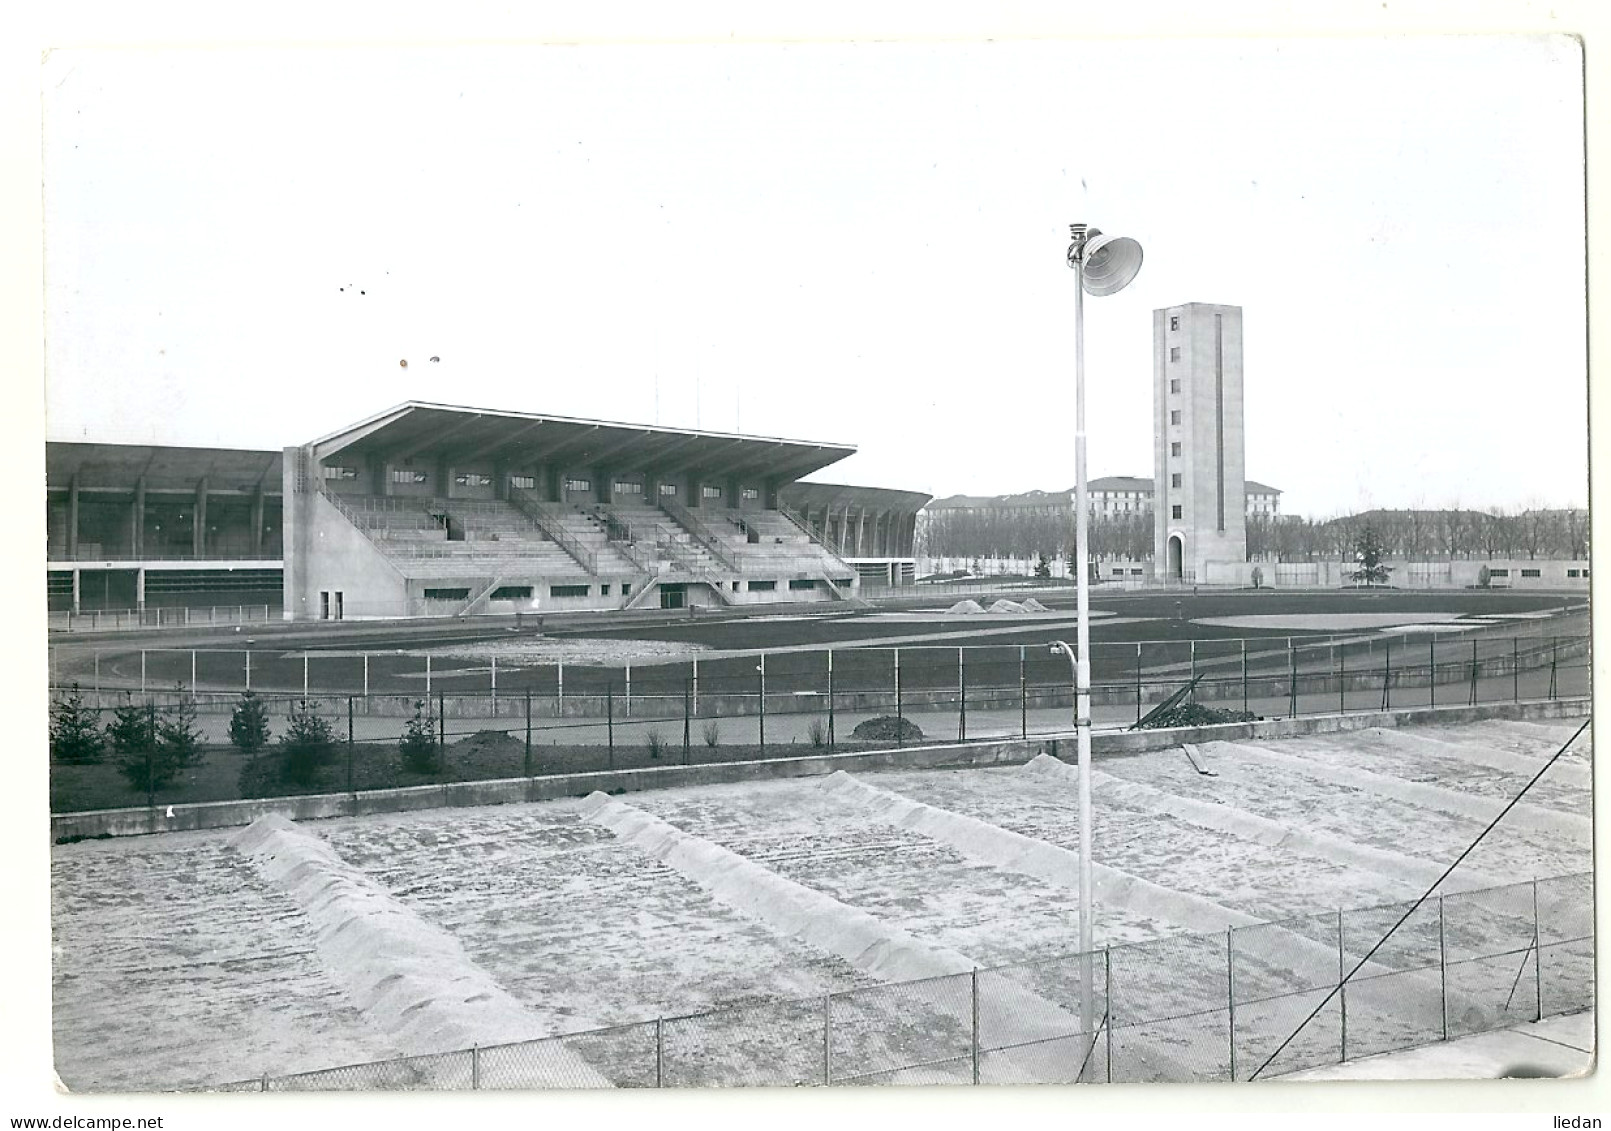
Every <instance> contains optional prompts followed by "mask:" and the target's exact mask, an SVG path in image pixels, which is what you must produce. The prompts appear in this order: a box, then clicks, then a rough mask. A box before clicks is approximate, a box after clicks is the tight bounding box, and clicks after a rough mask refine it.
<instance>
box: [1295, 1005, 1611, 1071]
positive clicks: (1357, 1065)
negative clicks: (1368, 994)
mask: <svg viewBox="0 0 1611 1131" xmlns="http://www.w3.org/2000/svg"><path fill="white" fill-rule="evenodd" d="M1593 1068H1594V1013H1593V1012H1592V1011H1587V1012H1584V1013H1574V1014H1570V1015H1568V1016H1566V1017H1549V1018H1546V1019H1545V1020H1543V1021H1534V1022H1530V1023H1528V1024H1526V1025H1516V1026H1513V1027H1511V1028H1509V1029H1499V1030H1496V1031H1494V1032H1492V1033H1478V1034H1476V1035H1475V1036H1471V1037H1461V1038H1459V1039H1457V1040H1453V1041H1444V1042H1442V1043H1439V1044H1435V1045H1427V1046H1426V1047H1425V1048H1418V1049H1409V1050H1406V1051H1404V1052H1390V1053H1383V1054H1382V1055H1380V1056H1370V1057H1365V1058H1364V1059H1362V1060H1351V1061H1349V1062H1347V1063H1346V1064H1333V1065H1329V1066H1327V1067H1324V1068H1308V1069H1305V1070H1303V1071H1302V1072H1292V1073H1289V1074H1287V1075H1285V1076H1281V1077H1279V1079H1281V1080H1494V1079H1499V1078H1501V1077H1506V1076H1529V1077H1541V1076H1542V1077H1551V1078H1559V1077H1565V1076H1582V1075H1584V1074H1586V1073H1588V1072H1590V1071H1592V1070H1593Z"/></svg>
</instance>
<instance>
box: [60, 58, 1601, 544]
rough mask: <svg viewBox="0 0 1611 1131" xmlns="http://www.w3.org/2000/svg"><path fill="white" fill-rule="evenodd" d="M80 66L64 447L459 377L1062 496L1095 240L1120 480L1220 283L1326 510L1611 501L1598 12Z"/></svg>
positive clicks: (1263, 464) (193, 438)
mask: <svg viewBox="0 0 1611 1131" xmlns="http://www.w3.org/2000/svg"><path fill="white" fill-rule="evenodd" d="M43 90H44V95H45V98H44V111H45V133H46V146H45V163H44V174H45V201H46V237H47V240H46V272H47V291H46V301H47V332H48V340H47V352H46V359H47V413H48V419H47V429H48V435H49V436H50V437H51V438H52V439H71V440H84V439H88V440H103V441H118V442H134V443H165V444H199V445H220V446H226V447H261V448H279V447H284V446H286V445H290V444H295V443H300V442H303V441H306V440H310V439H313V438H314V437H316V436H319V435H322V434H324V433H327V432H330V431H333V430H335V429H337V428H339V427H341V426H343V425H345V424H348V423H351V422H354V421H356V420H359V419H361V418H363V417H366V416H369V415H372V414H373V413H375V412H378V411H380V410H382V409H384V408H387V407H390V406H391V405H394V404H397V403H399V402H402V401H404V400H410V399H419V400H429V401H440V402H446V403H453V404H464V405H471V406H476V407H489V408H499V409H510V410H519V411H530V412H546V413H556V414H562V415H569V416H581V417H594V418H602V419H608V420H620V421H628V422H636V423H656V422H658V423H660V424H664V425H673V426H700V427H704V428H707V429H717V430H741V431H745V432H754V433H760V434H765V435H781V436H787V437H791V438H801V439H811V440H825V441H833V442H844V443H850V444H855V445H857V446H858V447H859V449H860V450H859V452H858V454H857V455H855V456H853V457H851V458H850V459H848V460H846V461H844V462H843V463H841V464H838V465H836V466H834V467H830V468H828V469H826V470H825V471H823V472H821V473H819V474H818V475H816V476H814V478H818V479H825V480H829V481H839V482H852V483H861V484H870V485H877V486H886V487H897V488H907V489H914V490H922V491H927V492H930V493H933V494H936V495H945V494H951V493H956V492H966V493H970V494H994V493H1002V492H1014V491H1023V490H1028V489H1031V488H1046V489H1051V488H1059V487H1066V486H1069V485H1071V484H1072V483H1073V480H1074V461H1073V447H1072V433H1073V403H1074V401H1073V280H1074V277H1073V273H1072V272H1071V271H1069V270H1068V268H1067V267H1066V265H1065V264H1064V249H1065V245H1066V243H1067V225H1068V223H1069V222H1070V221H1074V220H1084V221H1086V222H1089V223H1092V224H1094V225H1096V226H1098V227H1101V228H1103V229H1104V230H1107V231H1110V232H1115V233H1123V234H1128V235H1131V236H1134V237H1135V238H1137V239H1139V240H1140V241H1141V242H1142V244H1143V245H1144V247H1145V251H1146V262H1145V265H1144V267H1143V269H1142V272H1141V275H1140V276H1139V278H1138V279H1137V281H1136V283H1135V284H1134V285H1133V286H1131V287H1130V288H1129V289H1128V290H1126V291H1124V292H1122V293H1120V294H1119V295H1116V296H1113V297H1109V298H1104V299H1092V300H1090V301H1089V302H1088V304H1087V308H1086V323H1087V371H1088V374H1089V381H1090V385H1089V394H1088V395H1089V413H1090V421H1091V445H1090V473H1091V475H1092V476H1093V477H1095V476H1098V475H1106V474H1128V475H1145V476H1150V475H1151V470H1152V469H1151V459H1152V454H1151V452H1152V447H1151V420H1152V416H1151V397H1152V392H1151V364H1152V360H1151V311H1152V310H1153V309H1154V308H1156V307H1162V306H1167V305H1174V304H1178V303H1182V302H1191V301H1199V302H1216V303H1229V304H1234V305H1239V306H1241V307H1242V308H1243V310H1244V333H1245V343H1246V344H1245V371H1246V378H1245V390H1246V398H1247V410H1246V426H1247V443H1246V466H1247V474H1248V475H1249V476H1250V477H1251V478H1254V479H1258V480H1261V481H1263V482H1266V483H1270V484H1273V485H1275V486H1277V487H1280V488H1282V489H1283V490H1284V491H1285V492H1286V494H1285V498H1284V500H1283V509H1284V510H1286V511H1288V512H1289V513H1303V514H1309V515H1313V516H1317V517H1318V516H1325V515H1330V514H1334V513H1340V512H1345V511H1349V510H1355V509H1360V508H1363V507H1367V506H1412V505H1421V506H1446V505H1449V504H1452V503H1459V504H1461V505H1465V506H1479V507H1500V506H1503V507H1513V508H1514V507H1523V506H1528V505H1557V506H1559V505H1569V504H1570V505H1583V504H1584V503H1585V502H1586V499H1587V452H1588V414H1587V405H1586V394H1587V378H1586V369H1585V346H1584V338H1585V313H1584V266H1583V265H1584V213H1583V208H1584V205H1583V152H1582V145H1583V114H1582V80H1581V60H1580V57H1579V53H1578V46H1577V44H1576V42H1575V41H1573V40H1570V39H1568V38H1566V37H1559V38H1550V39H1524V38H1475V37H1468V38H1444V39H1398V40H1307V41H1294V40H1287V41H1281V40H1256V41H1255V40H1247V41H1200V40H1199V41H1160V40H1130V41H1111V42H1105V43H1101V44H1100V45H1091V44H1084V45H1082V44H1077V43H1059V42H1052V43H1047V42H1041V43H1014V42H1004V43H995V44H980V43H973V44H943V43H935V44H884V45H875V44H864V45H856V46H849V45H834V44H818V45H809V44H807V45H794V46H768V45H754V44H750V45H740V46H714V47H712V46H687V45H677V46H643V47H627V46H584V47H487V48H461V49H418V50H403V49H388V50H380V49H377V50H339V49H309V50H295V51H291V50H278V51H276V50H260V51H239V52H231V51H220V50H209V51H191V52H182V51H174V52H152V51H125V52H111V51H88V50H72V51H62V52H58V53H56V54H54V55H53V56H52V57H51V58H50V59H49V60H48V61H47V63H46V66H45V68H44V72H43ZM431 356H437V357H440V358H441V361H440V362H438V363H435V364H433V363H430V362H429V361H428V358H430V357H431ZM405 359H406V360H407V361H408V362H409V364H408V367H407V368H406V369H405V368H403V367H401V366H400V365H399V361H401V360H405Z"/></svg>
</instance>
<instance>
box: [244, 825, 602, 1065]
mask: <svg viewBox="0 0 1611 1131" xmlns="http://www.w3.org/2000/svg"><path fill="white" fill-rule="evenodd" d="M230 845H231V847H233V848H234V849H236V850H237V851H239V852H240V853H242V854H243V855H245V856H247V857H248V858H250V859H251V860H252V862H253V863H254V864H255V865H256V866H257V869H258V871H259V873H260V874H262V876H263V877H264V878H265V879H267V880H268V881H270V882H271V883H273V884H275V885H277V886H278V887H280V888H282V889H284V890H285V891H286V892H287V893H289V894H290V896H291V897H292V898H293V899H294V900H295V901H296V902H297V904H298V906H300V907H301V908H302V910H303V911H304V912H305V913H306V914H307V917H308V919H309V920H310V922H311V923H312V925H313V929H314V933H315V941H316V945H317V948H318V953H319V958H320V960H321V961H322V962H323V963H324V964H325V966H326V967H327V968H328V969H329V970H330V971H331V972H332V973H333V974H334V975H335V977H336V979H337V980H338V981H339V982H341V983H342V984H343V985H345V986H346V987H347V990H348V992H349V994H350V995H351V996H352V998H353V1001H354V1004H355V1005H356V1006H357V1008H358V1009H359V1011H360V1012H362V1013H363V1015H364V1016H365V1017H366V1018H367V1019H368V1020H370V1021H371V1022H373V1023H374V1024H375V1025H376V1026H378V1027H379V1028H380V1029H381V1030H382V1031H383V1032H384V1033H386V1035H387V1036H388V1037H390V1038H391V1039H392V1040H393V1041H394V1042H395V1043H396V1044H397V1045H398V1046H399V1047H401V1048H402V1049H404V1050H405V1052H406V1053H407V1054H408V1055H414V1056H417V1055H422V1054H427V1053H439V1052H451V1051H455V1050H462V1049H469V1048H470V1047H471V1046H472V1045H483V1046H485V1045H493V1044H505V1043H511V1042H515V1041H526V1040H532V1039H535V1038H538V1037H544V1036H547V1035H548V1034H547V1033H546V1032H544V1029H543V1025H542V1023H541V1022H540V1021H539V1020H538V1019H537V1018H536V1017H534V1016H532V1015H531V1014H530V1013H528V1012H527V1011H526V1009H525V1007H524V1006H522V1005H521V1004H520V1003H519V1002H518V1001H516V1000H515V999H514V998H512V997H511V996H509V994H508V993H506V992H505V991H504V990H503V988H502V987H501V986H499V985H498V983H497V982H496V981H494V980H493V978H492V977H491V976H490V975H488V974H487V973H486V972H485V971H483V970H481V969H480V968H479V967H478V966H476V965H475V963H474V962H473V961H471V959H470V956H469V955H467V954H466V953H465V952H464V948H463V947H461V946H460V945H459V942H458V940H457V939H455V938H454V937H453V936H452V935H450V934H448V933H447V932H445V931H443V930H441V929H439V928H437V927H434V926H432V925H431V924H429V923H427V922H425V921H424V920H423V919H421V918H420V917H419V916H418V915H416V914H415V913H414V912H413V911H411V910H409V909H408V908H407V907H405V906H403V905H402V904H401V903H399V902H398V901H397V900H395V899H393V898H392V897H391V895H389V894H388V893H387V892H386V891H385V890H384V889H383V888H381V887H380V886H379V885H378V884H376V883H375V882H374V881H373V880H372V879H370V878H369V877H368V876H366V875H364V874H363V873H362V872H360V871H358V870H357V869H356V868H354V867H352V866H351V865H349V864H347V863H346V862H345V861H343V860H342V859H341V858H340V857H339V856H338V855H337V854H336V852H335V850H334V849H332V848H331V847H330V846H329V844H327V843H326V842H325V841H324V840H322V839H321V838H319V837H317V836H314V835H313V834H312V833H309V832H307V831H306V830H304V829H301V828H299V827H297V826H296V825H295V824H294V823H292V822H291V821H288V820H286V819H285V818H284V817H280V816H268V817H261V818H259V819H258V820H256V821H254V822H253V823H252V824H251V825H249V826H247V827H246V829H244V830H243V831H242V832H240V833H238V834H236V836H235V837H234V838H233V839H232V840H231V841H230ZM455 1059H456V1060H457V1059H460V1058H455ZM462 1059H463V1060H464V1064H463V1065H459V1064H457V1063H454V1064H451V1065H445V1066H443V1070H444V1071H447V1072H452V1073H458V1072H460V1071H463V1072H465V1073H466V1074H467V1072H468V1058H462ZM510 1059H512V1058H510ZM544 1060H545V1061H546V1062H547V1064H548V1065H551V1066H552V1068H553V1070H554V1078H553V1080H552V1081H551V1082H550V1081H535V1080H532V1079H531V1078H530V1075H529V1073H523V1074H522V1075H521V1077H520V1079H521V1081H522V1082H523V1083H524V1086H526V1087H539V1086H547V1087H600V1088H607V1087H610V1082H609V1080H607V1079H606V1078H605V1077H603V1076H601V1075H600V1074H599V1073H598V1072H596V1071H594V1070H593V1069H592V1068H591V1067H590V1066H588V1065H587V1064H586V1063H584V1062H583V1061H581V1060H580V1059H579V1058H577V1057H576V1056H575V1055H574V1054H572V1053H569V1052H568V1051H567V1050H565V1049H562V1048H557V1047H555V1048H545V1049H544ZM483 1076H484V1078H483V1081H482V1086H483V1087H491V1086H496V1081H495V1080H490V1079H486V1078H485V1074H483ZM453 1084H454V1081H452V1080H449V1079H446V1078H443V1079H433V1080H432V1081H431V1082H430V1083H429V1084H427V1085H425V1086H429V1087H450V1086H453ZM464 1084H466V1085H467V1084H468V1080H467V1079H466V1080H465V1081H464Z"/></svg>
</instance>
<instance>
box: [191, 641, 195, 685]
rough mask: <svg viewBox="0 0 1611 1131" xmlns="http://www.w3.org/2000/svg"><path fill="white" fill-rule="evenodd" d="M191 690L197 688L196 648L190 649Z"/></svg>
mask: <svg viewBox="0 0 1611 1131" xmlns="http://www.w3.org/2000/svg"><path fill="white" fill-rule="evenodd" d="M190 690H191V691H194V690H196V650H195V649H194V648H192V649H191V650H190Z"/></svg>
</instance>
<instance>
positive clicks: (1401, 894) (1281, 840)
mask: <svg viewBox="0 0 1611 1131" xmlns="http://www.w3.org/2000/svg"><path fill="white" fill-rule="evenodd" d="M1024 769H1025V771H1026V772H1028V773H1033V774H1038V775H1042V776H1046V777H1059V778H1063V779H1066V780H1067V781H1068V782H1069V783H1070V784H1073V783H1074V782H1077V781H1078V780H1079V771H1078V770H1077V769H1075V768H1074V767H1073V766H1070V765H1067V764H1065V763H1063V762H1060V761H1058V760H1057V759H1056V758H1052V757H1050V756H1048V755H1045V754H1038V755H1036V756H1035V758H1034V759H1032V760H1031V761H1030V762H1029V763H1028V764H1027V765H1026V766H1025V767H1024ZM1091 788H1092V789H1093V790H1096V791H1098V793H1099V794H1100V796H1101V797H1102V798H1104V799H1111V800H1114V801H1117V802H1119V803H1120V804H1121V805H1124V806H1127V807H1129V808H1132V809H1139V810H1141V811H1143V812H1161V813H1167V814H1169V816H1171V817H1174V818H1176V819H1177V820H1181V821H1185V822H1186V823H1188V824H1192V825H1198V826H1200V827H1201V828H1205V829H1213V830H1214V831H1215V832H1222V833H1227V834H1229V835H1230V836H1233V837H1235V838H1236V839H1238V840H1245V841H1249V842H1251V843H1253V844H1263V845H1269V846H1270V847H1273V848H1284V849H1289V850H1291V851H1293V852H1300V853H1304V854H1307V855H1309V856H1316V857H1319V858H1320V859H1322V860H1330V861H1332V862H1334V863H1337V864H1344V865H1347V866H1348V867H1351V868H1359V869H1362V870H1364V871H1367V872H1370V873H1371V874H1373V875H1377V876H1381V877H1382V878H1383V879H1385V880H1388V881H1389V882H1392V883H1394V884H1397V885H1399V889H1400V890H1399V891H1398V893H1397V895H1395V898H1404V899H1413V898H1415V897H1416V896H1418V895H1420V894H1421V893H1422V892H1423V891H1425V890H1426V889H1427V887H1428V886H1429V885H1431V883H1432V882H1433V881H1434V880H1436V879H1437V878H1438V877H1439V876H1441V875H1442V874H1443V867H1444V866H1443V865H1441V864H1439V863H1436V862H1434V861H1431V860H1418V859H1416V858H1415V857H1413V856H1406V855H1404V854H1402V853H1398V852H1389V851H1387V850H1386V849H1381V848H1372V847H1371V846H1370V845H1366V844H1353V843H1351V842H1350V841H1346V840H1343V839H1341V838H1339V837H1334V836H1328V835H1326V834H1325V833H1317V832H1311V831H1309V830H1307V829H1299V828H1293V827H1292V826H1290V825H1283V824H1281V823H1280V822H1279V821H1272V820H1270V819H1269V818H1268V817H1261V816H1259V815H1258V814H1257V813H1249V812H1248V811H1247V810H1245V809H1238V808H1236V807H1235V806H1232V805H1225V804H1223V803H1221V802H1218V801H1204V800H1201V799H1199V798H1196V797H1182V796H1179V795H1178V794H1173V793H1169V792H1166V791H1165V790H1161V789H1157V788H1155V787H1153V786H1150V785H1142V784H1141V783H1139V782H1131V781H1125V780H1124V779H1123V778H1117V777H1114V776H1113V775H1112V774H1109V773H1105V772H1104V771H1102V770H1098V769H1095V768H1093V769H1092V770H1091ZM1497 883H1498V881H1496V880H1494V879H1493V878H1492V877H1490V876H1484V875H1482V874H1481V873H1478V872H1474V871H1468V870H1467V869H1465V868H1463V867H1462V869H1461V873H1460V876H1459V878H1458V881H1456V880H1454V879H1451V880H1450V881H1449V882H1448V883H1447V884H1446V885H1445V888H1444V890H1446V891H1453V890H1455V889H1456V888H1459V889H1467V888H1481V887H1493V886H1496V885H1497Z"/></svg>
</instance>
